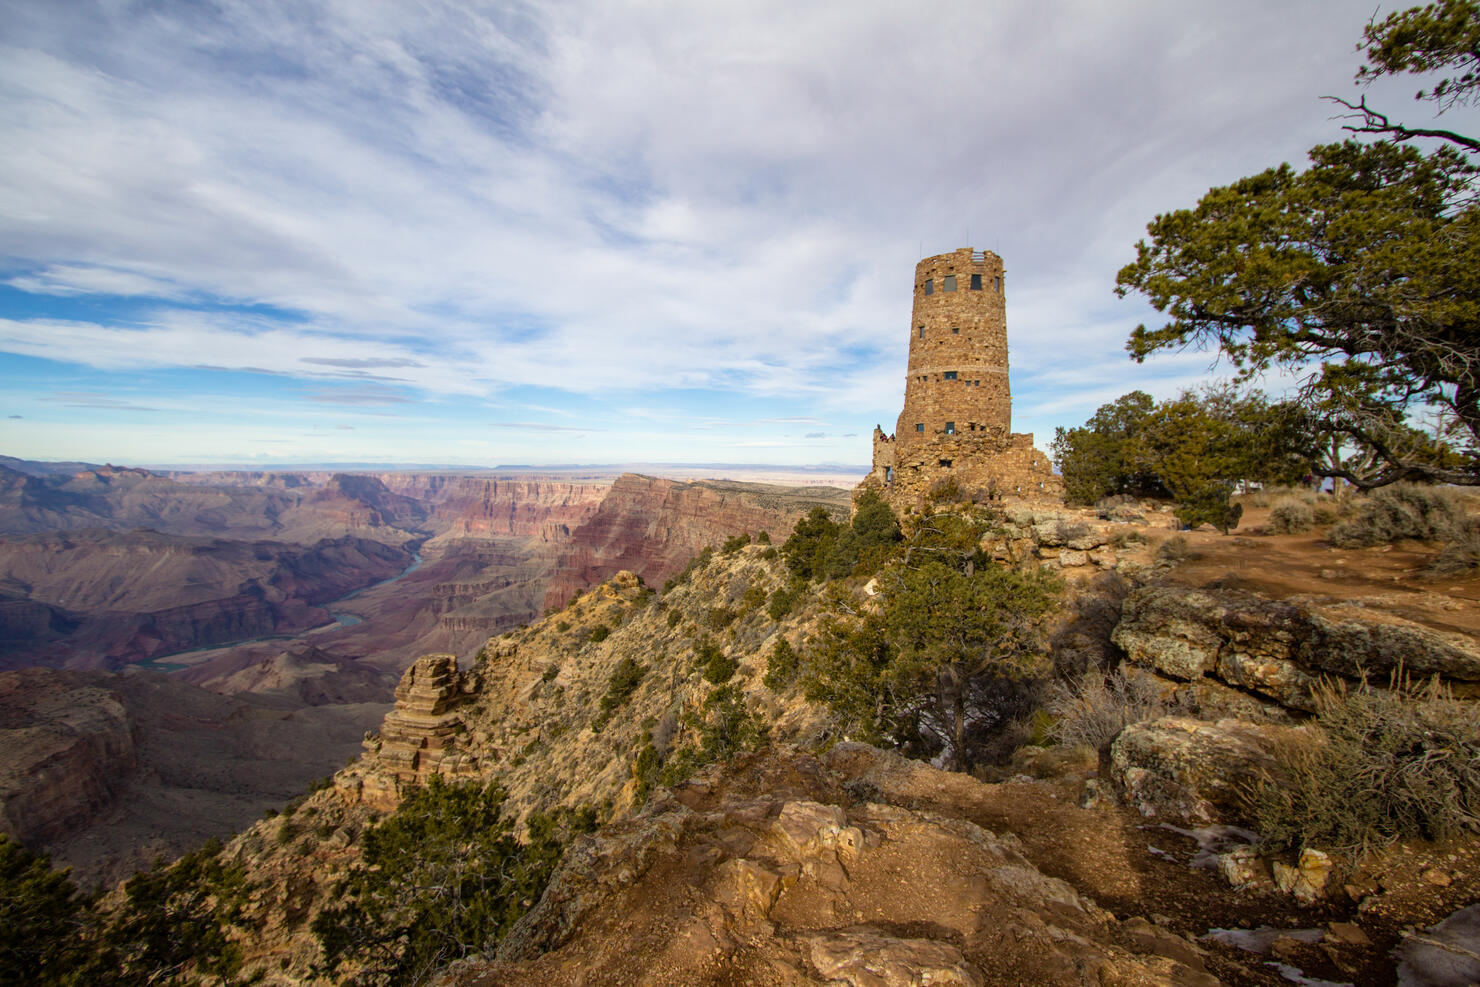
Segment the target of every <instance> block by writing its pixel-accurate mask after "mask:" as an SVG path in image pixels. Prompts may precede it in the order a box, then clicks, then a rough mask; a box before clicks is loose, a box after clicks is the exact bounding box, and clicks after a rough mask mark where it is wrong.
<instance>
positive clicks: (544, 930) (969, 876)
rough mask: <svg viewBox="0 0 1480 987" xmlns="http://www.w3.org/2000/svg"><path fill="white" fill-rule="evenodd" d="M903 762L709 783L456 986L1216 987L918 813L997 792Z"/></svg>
mask: <svg viewBox="0 0 1480 987" xmlns="http://www.w3.org/2000/svg"><path fill="white" fill-rule="evenodd" d="M902 762H903V759H901V758H899V757H898V756H896V755H893V754H888V753H885V752H883V751H879V750H875V749H873V748H868V747H863V746H861V745H852V744H845V745H841V746H839V747H837V748H834V750H833V751H832V752H831V753H830V754H828V755H827V756H825V757H823V758H821V759H817V758H814V757H811V756H808V755H805V754H801V753H797V752H794V751H793V752H781V753H775V754H772V755H770V756H769V757H759V756H750V757H746V758H741V759H739V760H738V761H737V762H735V763H733V764H732V765H730V766H729V767H728V768H726V769H724V770H718V771H715V772H712V773H709V774H707V775H705V776H702V777H700V778H698V779H695V780H694V781H693V782H691V783H690V784H688V785H685V786H683V787H681V788H679V789H678V790H676V791H675V792H674V793H673V794H672V795H671V796H668V797H664V798H662V799H660V800H658V801H656V802H655V803H653V804H652V805H650V806H649V807H647V808H645V809H644V810H643V811H642V812H640V813H638V814H637V815H636V816H634V817H632V818H631V819H628V820H626V821H623V822H619V823H615V824H613V825H609V826H607V827H605V828H604V829H603V830H601V831H600V832H599V833H597V834H595V835H593V836H590V837H585V838H582V839H581V840H580V841H578V842H577V843H576V844H575V845H574V846H573V847H572V848H571V850H570V851H568V852H567V853H566V855H565V857H564V859H563V860H562V863H561V865H560V867H559V868H558V869H557V871H556V873H555V876H554V878H553V880H552V881H551V884H550V887H549V888H548V890H547V891H546V893H545V895H544V897H543V898H542V899H541V900H540V902H539V904H538V905H537V906H536V907H535V908H534V909H533V910H531V911H530V912H529V913H528V914H527V915H526V916H525V917H524V918H523V919H522V920H521V921H520V922H519V923H518V924H517V925H516V926H515V928H514V930H513V932H512V933H511V934H510V935H509V936H508V937H507V938H506V939H505V941H504V944H503V946H502V948H501V949H500V951H499V956H498V959H497V960H496V961H494V962H491V963H490V962H481V963H478V962H475V963H469V964H464V965H463V966H462V967H461V968H459V969H457V970H456V971H455V972H449V974H448V975H447V976H446V977H445V978H444V979H443V980H442V983H443V984H444V985H450V984H453V983H456V984H462V985H475V984H476V985H495V984H515V983H520V984H523V983H541V984H549V985H574V984H579V983H590V982H597V981H599V982H601V983H608V984H629V983H630V984H637V983H653V982H659V981H661V982H664V983H705V982H711V981H712V979H713V973H714V971H716V970H717V969H719V968H721V967H722V968H723V969H724V971H725V980H724V982H726V983H734V984H779V985H802V984H809V985H811V984H816V985H821V984H829V985H849V987H886V985H893V984H941V985H948V984H949V985H957V987H981V985H984V984H1076V985H1078V984H1084V983H1109V984H1147V985H1150V984H1189V985H1213V984H1216V983H1217V981H1216V979H1214V978H1213V977H1212V976H1210V975H1209V974H1208V973H1207V972H1206V970H1205V969H1203V965H1202V961H1201V959H1200V958H1199V956H1198V954H1197V950H1196V949H1194V948H1192V947H1190V946H1189V945H1188V944H1187V943H1186V942H1185V941H1184V940H1182V939H1180V938H1178V937H1176V936H1173V935H1170V934H1168V933H1165V932H1162V931H1161V930H1158V929H1156V928H1155V927H1154V926H1151V925H1150V924H1149V923H1142V925H1144V926H1145V927H1146V930H1147V931H1146V932H1145V934H1144V935H1142V936H1141V937H1140V938H1136V937H1134V936H1127V935H1125V934H1122V933H1121V932H1120V930H1119V929H1118V927H1117V923H1116V921H1115V919H1114V917H1113V916H1112V915H1110V914H1109V913H1108V912H1106V911H1104V910H1102V909H1101V908H1100V907H1099V906H1098V905H1096V904H1095V903H1094V902H1093V901H1090V900H1088V899H1086V898H1084V897H1083V896H1082V895H1080V894H1079V893H1078V892H1077V891H1076V890H1075V889H1074V888H1073V887H1072V886H1071V885H1070V884H1068V883H1066V882H1065V881H1063V880H1059V879H1057V878H1053V877H1049V876H1047V875H1045V874H1044V873H1042V872H1041V871H1040V870H1039V869H1038V868H1037V867H1035V866H1034V865H1033V863H1032V862H1031V861H1030V860H1029V859H1028V858H1027V857H1025V856H1024V855H1023V853H1022V852H1021V849H1020V845H1019V843H1018V841H1017V840H1016V838H1015V837H1013V836H1010V835H1008V836H1001V835H998V834H996V833H994V832H992V831H990V830H988V829H985V828H983V827H981V826H979V825H977V824H975V823H973V822H971V821H969V820H968V819H965V818H962V817H961V816H960V815H955V814H951V813H949V812H941V811H923V810H921V809H917V808H913V807H912V798H913V795H912V793H914V792H915V791H916V790H917V789H926V790H928V789H936V790H939V789H940V788H943V787H948V788H952V789H954V788H958V787H960V786H962V785H967V786H973V787H974V789H975V790H976V791H973V792H971V793H967V795H968V797H970V796H976V797H980V796H981V794H983V793H985V792H987V791H988V790H989V789H990V787H991V786H984V785H982V784H981V783H979V782H975V781H972V780H971V779H969V778H963V777H962V776H960V775H954V776H952V775H949V774H947V773H945V772H940V771H935V770H934V769H931V768H928V767H925V766H923V765H919V764H909V763H902ZM891 781H893V782H896V783H898V786H899V787H895V785H893V784H891ZM850 792H859V793H862V792H867V793H868V794H867V797H866V798H862V797H858V796H854V795H850V794H849V793H850ZM1138 928H1139V927H1138ZM593 978H594V979H593Z"/></svg>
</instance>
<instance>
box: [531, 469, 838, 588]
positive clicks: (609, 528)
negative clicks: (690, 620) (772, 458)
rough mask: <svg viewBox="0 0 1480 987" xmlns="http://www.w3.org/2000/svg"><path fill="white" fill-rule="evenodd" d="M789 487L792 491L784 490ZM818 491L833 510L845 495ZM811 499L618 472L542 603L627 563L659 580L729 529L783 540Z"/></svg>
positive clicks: (649, 579) (568, 550)
mask: <svg viewBox="0 0 1480 987" xmlns="http://www.w3.org/2000/svg"><path fill="white" fill-rule="evenodd" d="M789 492H790V491H789ZM831 493H832V494H833V495H834V496H832V497H827V496H826V495H825V494H822V493H819V496H818V499H817V501H816V503H826V504H829V505H831V506H832V507H833V508H834V509H840V508H839V498H840V497H845V495H843V494H841V493H839V492H838V491H831ZM811 507H812V502H809V501H804V500H798V499H792V498H787V499H784V500H783V499H781V498H778V497H768V496H766V488H764V487H759V486H754V487H750V488H739V487H735V486H731V485H727V484H713V485H711V484H705V483H680V482H678V481H676V480H664V479H660V478H657V477H651V476H639V475H637V474H635V473H624V474H623V475H622V476H620V477H618V478H617V479H616V481H615V482H613V483H612V486H611V492H610V493H608V494H607V496H606V499H605V500H603V501H602V502H601V507H600V508H599V509H598V510H597V511H596V513H595V514H594V515H593V516H592V518H591V519H590V520H589V521H587V522H586V523H585V524H583V525H581V526H580V527H579V528H576V529H575V530H574V531H573V532H572V533H571V539H570V543H569V544H568V545H567V546H566V547H565V550H564V552H562V553H561V556H560V558H559V560H558V561H557V562H556V565H555V572H554V573H553V575H552V576H551V577H550V585H549V588H548V589H547V590H546V592H545V607H546V608H550V607H561V606H563V605H564V604H565V603H566V602H567V601H568V600H570V598H571V597H573V596H575V595H576V594H577V593H579V592H581V591H583V590H586V589H589V588H591V587H592V586H595V585H596V584H597V583H600V582H601V581H603V580H605V579H609V578H610V577H612V576H614V575H616V574H617V573H618V572H620V571H622V570H623V569H626V570H628V571H630V572H635V573H637V574H638V575H639V576H641V577H642V579H643V581H644V582H646V583H647V584H648V585H650V586H651V585H659V584H661V583H662V582H663V581H664V580H665V579H668V578H669V577H671V576H673V575H674V574H676V573H677V572H679V571H680V570H682V569H683V567H684V566H685V565H686V564H687V563H688V560H689V559H691V558H693V556H694V555H695V554H697V553H698V552H699V551H700V550H701V549H703V548H704V547H705V546H707V545H712V546H716V547H718V546H719V544H720V543H721V542H723V541H724V540H725V539H726V538H729V537H731V536H732V535H737V534H740V533H742V532H748V533H750V534H751V535H756V534H759V533H760V532H762V531H766V532H769V533H770V534H771V535H772V537H774V538H776V539H777V540H778V541H780V540H784V539H785V537H786V536H787V535H788V534H789V533H790V532H791V529H792V527H793V526H794V525H795V524H796V520H797V518H799V517H801V516H802V515H803V514H805V513H806V512H807V511H808V510H810V509H811Z"/></svg>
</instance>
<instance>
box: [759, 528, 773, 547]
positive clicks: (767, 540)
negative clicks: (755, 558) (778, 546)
mask: <svg viewBox="0 0 1480 987" xmlns="http://www.w3.org/2000/svg"><path fill="white" fill-rule="evenodd" d="M755 543H756V544H757V545H769V544H771V533H770V532H769V531H762V532H761V533H760V534H758V535H756V536H755Z"/></svg>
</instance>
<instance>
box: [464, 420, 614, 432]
mask: <svg viewBox="0 0 1480 987" xmlns="http://www.w3.org/2000/svg"><path fill="white" fill-rule="evenodd" d="M488 424H489V425H490V426H492V427H493V428H517V429H524V430H528V431H531V432H604V431H606V429H604V428H588V427H577V426H574V425H549V424H546V423H545V422H489V423H488Z"/></svg>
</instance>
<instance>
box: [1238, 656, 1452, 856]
mask: <svg viewBox="0 0 1480 987" xmlns="http://www.w3.org/2000/svg"><path fill="white" fill-rule="evenodd" d="M1392 686H1393V688H1392V689H1391V690H1389V691H1383V690H1378V689H1373V688H1371V687H1370V686H1368V685H1367V684H1366V683H1365V682H1364V683H1363V684H1362V685H1361V686H1359V687H1357V688H1354V689H1348V688H1347V687H1346V686H1345V685H1344V684H1333V683H1330V682H1326V683H1323V684H1322V685H1321V686H1319V687H1317V689H1316V690H1315V704H1316V723H1317V728H1316V729H1314V730H1310V731H1308V732H1304V733H1303V735H1302V736H1300V737H1299V738H1297V739H1294V740H1291V741H1289V742H1287V743H1284V744H1282V745H1280V746H1278V747H1277V748H1276V749H1275V750H1274V752H1273V754H1274V764H1273V766H1272V767H1271V768H1269V769H1268V770H1267V771H1266V772H1265V773H1264V776H1263V777H1262V778H1260V779H1259V780H1258V781H1256V782H1255V783H1254V784H1253V785H1251V786H1250V788H1249V789H1248V791H1247V792H1246V793H1245V797H1246V802H1247V805H1248V808H1249V810H1250V814H1251V816H1252V818H1253V821H1254V824H1255V827H1256V828H1257V829H1258V830H1259V832H1260V833H1262V834H1263V835H1264V840H1265V843H1266V845H1268V846H1270V847H1273V848H1276V849H1298V848H1302V847H1308V846H1309V847H1319V848H1321V849H1323V850H1333V851H1336V852H1338V853H1341V854H1344V855H1346V856H1348V857H1351V858H1355V857H1358V856H1360V855H1361V854H1362V853H1364V852H1366V851H1367V850H1369V849H1371V848H1373V847H1376V846H1381V845H1385V844H1387V843H1391V842H1392V841H1393V840H1396V839H1402V838H1409V837H1422V838H1424V839H1431V840H1435V839H1442V838H1445V837H1448V836H1451V835H1453V834H1455V833H1458V832H1460V831H1462V830H1465V831H1470V832H1474V831H1477V830H1480V723H1477V722H1476V720H1475V716H1474V713H1473V711H1472V709H1471V707H1470V706H1469V704H1467V703H1464V702H1460V701H1457V700H1455V699H1454V698H1453V697H1452V696H1450V695H1449V694H1448V693H1447V692H1446V691H1444V690H1443V689H1441V688H1440V687H1439V686H1438V685H1437V683H1430V684H1429V686H1428V687H1427V688H1424V689H1421V690H1417V691H1414V690H1411V689H1409V688H1408V687H1407V685H1406V683H1404V682H1402V681H1401V680H1397V679H1395V680H1394V682H1393V683H1392Z"/></svg>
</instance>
